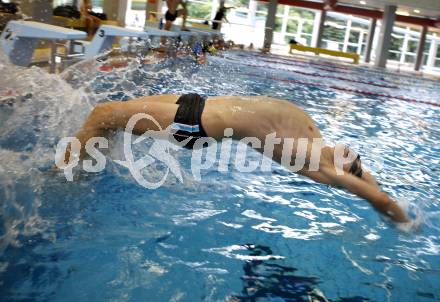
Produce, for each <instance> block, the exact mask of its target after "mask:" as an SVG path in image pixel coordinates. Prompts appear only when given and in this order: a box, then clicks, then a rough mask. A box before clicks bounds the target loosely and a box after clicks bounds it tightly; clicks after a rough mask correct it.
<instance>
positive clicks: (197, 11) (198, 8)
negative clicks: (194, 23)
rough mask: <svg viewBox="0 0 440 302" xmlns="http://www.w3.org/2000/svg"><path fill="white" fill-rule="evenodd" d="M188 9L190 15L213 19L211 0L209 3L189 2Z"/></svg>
mask: <svg viewBox="0 0 440 302" xmlns="http://www.w3.org/2000/svg"><path fill="white" fill-rule="evenodd" d="M186 7H187V9H188V15H189V16H190V17H194V18H200V19H211V2H209V3H208V2H207V3H203V4H202V3H194V2H188V3H187V5H186Z"/></svg>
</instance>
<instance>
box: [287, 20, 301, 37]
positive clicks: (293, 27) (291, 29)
mask: <svg viewBox="0 0 440 302" xmlns="http://www.w3.org/2000/svg"><path fill="white" fill-rule="evenodd" d="M286 32H288V33H291V34H296V33H297V32H298V22H297V21H296V20H288V21H287V29H286Z"/></svg>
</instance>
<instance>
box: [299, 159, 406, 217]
mask: <svg viewBox="0 0 440 302" xmlns="http://www.w3.org/2000/svg"><path fill="white" fill-rule="evenodd" d="M301 174H303V175H304V176H307V177H310V178H311V179H313V180H315V181H317V182H320V183H325V184H329V185H332V186H337V187H343V188H345V189H347V190H348V191H350V192H351V193H353V194H355V195H357V196H359V197H361V198H363V199H366V200H367V201H368V202H369V203H370V204H371V205H372V206H373V208H374V209H376V211H378V212H379V213H381V214H383V215H385V216H387V217H389V218H390V219H391V220H393V221H394V222H409V221H410V220H409V219H408V217H407V215H406V214H405V212H404V211H403V209H402V208H401V207H400V206H399V205H398V204H397V203H396V202H395V201H394V200H392V199H391V198H390V197H389V196H388V195H387V194H386V193H385V192H382V191H380V189H379V187H378V186H375V185H373V184H370V183H368V182H366V181H364V180H362V179H359V178H358V177H355V176H353V175H351V174H348V173H345V174H344V175H338V174H337V173H336V171H335V169H334V168H329V167H320V169H319V172H310V173H301Z"/></svg>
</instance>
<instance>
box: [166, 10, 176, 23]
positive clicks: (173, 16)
mask: <svg viewBox="0 0 440 302" xmlns="http://www.w3.org/2000/svg"><path fill="white" fill-rule="evenodd" d="M176 18H177V11H176V12H175V13H174V14H172V13H170V11H169V10H167V12H166V13H165V20H167V21H170V22H174V21H175V20H176Z"/></svg>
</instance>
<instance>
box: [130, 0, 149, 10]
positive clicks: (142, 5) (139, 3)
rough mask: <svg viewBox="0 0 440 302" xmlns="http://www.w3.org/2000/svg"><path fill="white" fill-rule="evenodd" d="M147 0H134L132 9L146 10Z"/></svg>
mask: <svg viewBox="0 0 440 302" xmlns="http://www.w3.org/2000/svg"><path fill="white" fill-rule="evenodd" d="M146 8H147V0H132V2H131V9H132V10H146Z"/></svg>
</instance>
